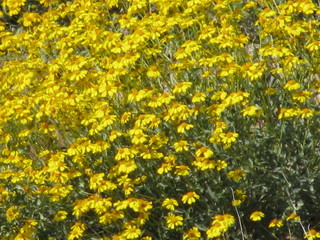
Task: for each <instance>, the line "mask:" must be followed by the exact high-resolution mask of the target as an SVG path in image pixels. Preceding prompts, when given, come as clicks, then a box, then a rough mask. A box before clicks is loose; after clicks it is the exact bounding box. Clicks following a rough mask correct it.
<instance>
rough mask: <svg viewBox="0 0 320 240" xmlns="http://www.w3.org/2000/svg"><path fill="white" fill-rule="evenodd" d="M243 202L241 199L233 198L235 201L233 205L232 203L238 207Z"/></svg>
mask: <svg viewBox="0 0 320 240" xmlns="http://www.w3.org/2000/svg"><path fill="white" fill-rule="evenodd" d="M241 203H242V201H241V200H240V199H236V200H233V201H232V202H231V205H232V206H233V207H237V206H240V205H241Z"/></svg>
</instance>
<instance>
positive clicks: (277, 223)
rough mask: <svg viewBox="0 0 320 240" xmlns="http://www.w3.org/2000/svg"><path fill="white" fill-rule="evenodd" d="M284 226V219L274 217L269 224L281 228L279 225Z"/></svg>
mask: <svg viewBox="0 0 320 240" xmlns="http://www.w3.org/2000/svg"><path fill="white" fill-rule="evenodd" d="M282 226H283V223H282V221H281V220H279V219H276V218H275V219H273V220H272V221H271V222H270V224H269V227H270V228H271V227H277V228H279V227H282Z"/></svg>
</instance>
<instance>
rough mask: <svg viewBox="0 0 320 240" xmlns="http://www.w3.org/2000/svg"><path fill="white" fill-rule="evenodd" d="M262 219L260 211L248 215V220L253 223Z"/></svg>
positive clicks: (262, 215) (262, 214)
mask: <svg viewBox="0 0 320 240" xmlns="http://www.w3.org/2000/svg"><path fill="white" fill-rule="evenodd" d="M263 217H264V213H263V212H261V211H254V212H253V213H251V215H250V219H251V220H252V221H255V222H256V221H260V220H261V219H262V218H263Z"/></svg>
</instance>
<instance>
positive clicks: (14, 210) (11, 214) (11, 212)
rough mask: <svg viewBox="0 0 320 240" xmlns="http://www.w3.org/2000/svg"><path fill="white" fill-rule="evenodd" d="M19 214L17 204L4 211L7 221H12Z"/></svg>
mask: <svg viewBox="0 0 320 240" xmlns="http://www.w3.org/2000/svg"><path fill="white" fill-rule="evenodd" d="M19 216H20V212H19V210H18V207H17V206H12V207H10V208H8V209H7V211H6V218H7V221H8V222H12V221H14V220H15V219H17V218H18V217H19Z"/></svg>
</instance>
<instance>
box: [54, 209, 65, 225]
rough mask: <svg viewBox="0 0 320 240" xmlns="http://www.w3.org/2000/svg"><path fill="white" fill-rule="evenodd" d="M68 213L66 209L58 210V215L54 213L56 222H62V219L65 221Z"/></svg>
mask: <svg viewBox="0 0 320 240" xmlns="http://www.w3.org/2000/svg"><path fill="white" fill-rule="evenodd" d="M67 215H68V213H67V212H66V211H58V212H57V213H56V215H54V218H53V219H54V220H55V221H56V222H60V221H63V220H64V219H66V218H67Z"/></svg>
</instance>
